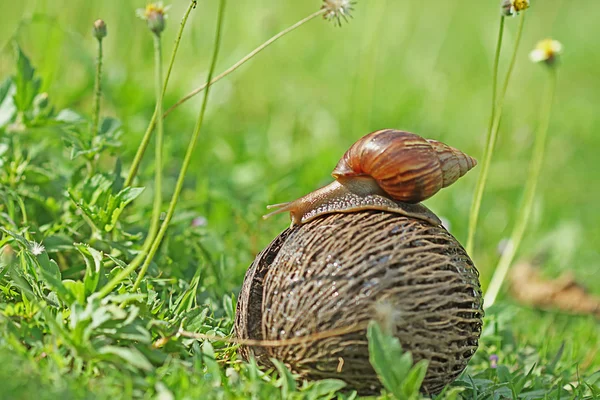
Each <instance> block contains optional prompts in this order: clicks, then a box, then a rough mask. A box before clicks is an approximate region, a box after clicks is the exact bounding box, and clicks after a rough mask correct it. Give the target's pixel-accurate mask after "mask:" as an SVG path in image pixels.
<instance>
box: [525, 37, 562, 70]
mask: <svg viewBox="0 0 600 400" xmlns="http://www.w3.org/2000/svg"><path fill="white" fill-rule="evenodd" d="M561 52H562V44H561V43H560V42H559V41H558V40H552V39H544V40H541V41H539V42H538V43H537V45H536V46H535V49H533V50H532V51H531V53H529V58H530V59H531V61H533V62H536V63H539V62H543V63H545V64H546V65H549V66H552V65H554V62H555V61H556V59H557V58H558V55H559V54H560V53H561Z"/></svg>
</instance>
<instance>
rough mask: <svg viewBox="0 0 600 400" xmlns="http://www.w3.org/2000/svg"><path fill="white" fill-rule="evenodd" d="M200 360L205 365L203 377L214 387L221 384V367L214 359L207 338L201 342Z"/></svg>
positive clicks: (212, 350) (213, 353)
mask: <svg viewBox="0 0 600 400" xmlns="http://www.w3.org/2000/svg"><path fill="white" fill-rule="evenodd" d="M202 361H204V365H206V372H207V374H206V375H205V379H206V380H208V381H209V382H211V383H212V384H213V385H214V386H215V387H216V386H220V385H221V369H220V368H219V364H217V360H216V359H215V350H214V349H213V347H212V344H210V342H209V341H208V340H207V341H205V342H204V343H202Z"/></svg>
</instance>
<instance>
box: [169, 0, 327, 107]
mask: <svg viewBox="0 0 600 400" xmlns="http://www.w3.org/2000/svg"><path fill="white" fill-rule="evenodd" d="M326 11H327V10H325V9H322V10H319V11H317V12H314V13H312V14H311V15H309V16H308V17H306V18H304V19H301V20H300V21H298V22H296V23H295V24H294V25H292V26H290V27H288V28H287V29H284V30H282V31H281V32H279V33H278V34H276V35H275V36H273V37H272V38H270V39H269V40H267V41H266V42H264V43H263V44H261V45H260V46H258V47H257V48H255V49H254V50H252V51H251V52H250V53H248V54H247V55H246V56H244V57H243V58H242V59H240V60H239V61H238V62H236V63H235V64H233V65H232V66H231V67H229V68H228V69H226V70H225V71H223V72H222V73H220V74H219V75H217V76H215V78H214V79H212V80H211V81H209V82H206V83H205V84H204V85H202V86H200V87H198V88H196V89H194V90H192V91H191V92H190V93H188V94H187V95H186V96H184V97H182V98H181V99H180V100H179V101H178V102H177V103H175V104H173V105H172V106H171V107H169V109H168V110H167V111H165V115H164V116H163V118H164V117H166V116H167V115H169V114H170V113H171V112H172V111H173V110H174V109H176V108H177V107H179V106H180V105H182V104H183V103H185V102H186V101H188V100H189V99H191V98H192V97H194V96H195V95H197V94H198V93H200V92H201V91H203V90H204V89H206V88H207V87H208V86H210V85H212V84H214V83H215V82H218V81H220V80H221V79H223V78H225V77H226V76H227V75H229V74H230V73H232V72H233V71H235V70H236V69H238V68H239V67H241V66H242V65H243V64H245V63H246V61H248V60H250V59H251V58H252V57H254V56H255V55H257V54H258V53H260V52H261V51H262V50H264V49H265V48H266V47H268V46H269V45H271V44H273V43H274V42H275V41H277V39H279V38H281V37H283V36H285V35H286V34H288V33H290V32H291V31H293V30H294V29H296V28H298V27H300V26H302V25H304V24H305V23H307V22H308V21H310V20H312V19H314V18H315V17H318V16H319V15H322V14H324V13H325V12H326Z"/></svg>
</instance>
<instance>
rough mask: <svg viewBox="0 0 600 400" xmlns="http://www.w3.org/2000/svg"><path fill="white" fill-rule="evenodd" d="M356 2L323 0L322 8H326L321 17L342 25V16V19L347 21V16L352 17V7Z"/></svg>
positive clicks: (349, 0)
mask: <svg viewBox="0 0 600 400" xmlns="http://www.w3.org/2000/svg"><path fill="white" fill-rule="evenodd" d="M354 4H356V2H355V1H351V0H323V5H322V6H321V9H322V10H326V11H325V14H323V18H325V19H326V20H328V21H334V23H336V24H337V25H338V26H340V25H342V18H343V19H344V21H346V22H347V21H348V18H352V15H351V13H352V11H353V10H354V8H353V7H352V6H353V5H354Z"/></svg>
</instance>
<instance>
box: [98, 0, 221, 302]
mask: <svg viewBox="0 0 600 400" xmlns="http://www.w3.org/2000/svg"><path fill="white" fill-rule="evenodd" d="M225 3H226V0H221V1H220V4H219V14H218V17H217V31H216V35H215V45H214V51H213V55H212V60H211V63H210V69H209V71H208V77H207V80H206V81H207V83H208V82H210V81H211V79H212V77H213V74H214V71H215V66H216V64H217V57H218V55H219V49H220V47H221V31H222V27H223V16H224V14H225ZM209 92H210V90H209V89H207V90H206V91H205V92H204V98H203V100H202V106H201V108H200V112H199V115H198V119H197V121H196V126H195V127H194V132H193V133H192V137H191V139H190V143H189V144H188V148H187V151H186V153H185V157H184V159H183V164H182V165H181V170H180V171H179V176H178V177H177V183H176V184H175V192H174V193H173V196H172V197H171V202H170V203H169V208H168V210H167V214H166V216H165V219H164V221H163V222H162V224H161V226H160V230H159V231H158V235H157V236H156V238H155V239H154V242H153V243H152V246H151V247H150V250H149V253H148V257H147V258H146V260H145V262H144V264H143V265H142V269H141V270H140V274H139V275H138V278H137V279H136V281H135V284H134V286H133V288H132V291H136V290H137V288H138V287H139V286H140V284H141V278H142V276H143V274H144V273H145V272H146V270H147V269H148V266H149V265H150V262H151V261H152V259H153V258H154V255H155V254H156V251H157V250H158V247H159V246H160V243H161V241H162V239H163V237H164V235H165V233H166V231H167V228H168V227H169V223H170V222H171V218H173V214H174V213H175V206H176V205H177V201H178V200H179V195H180V193H181V190H182V189H183V182H184V180H185V175H186V173H187V169H188V167H189V165H190V161H191V160H192V155H193V153H194V149H195V147H196V143H197V142H198V137H199V136H200V131H201V128H202V123H203V122H204V114H205V112H206V106H207V104H208V95H209ZM136 258H137V257H136ZM134 261H135V260H134ZM136 267H137V265H135V264H134V263H131V264H130V265H129V266H128V267H127V268H125V269H124V270H122V271H121V272H120V273H119V274H117V276H115V277H114V278H113V279H112V280H111V281H110V282H108V283H107V284H106V285H105V286H104V287H103V288H102V289H101V290H100V292H99V296H100V297H104V296H106V295H107V294H109V293H110V292H111V291H112V290H113V289H114V288H115V287H116V286H117V285H118V284H119V283H120V282H121V281H122V280H123V279H125V278H126V277H127V276H128V275H129V274H131V273H132V272H133V271H135V269H136Z"/></svg>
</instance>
